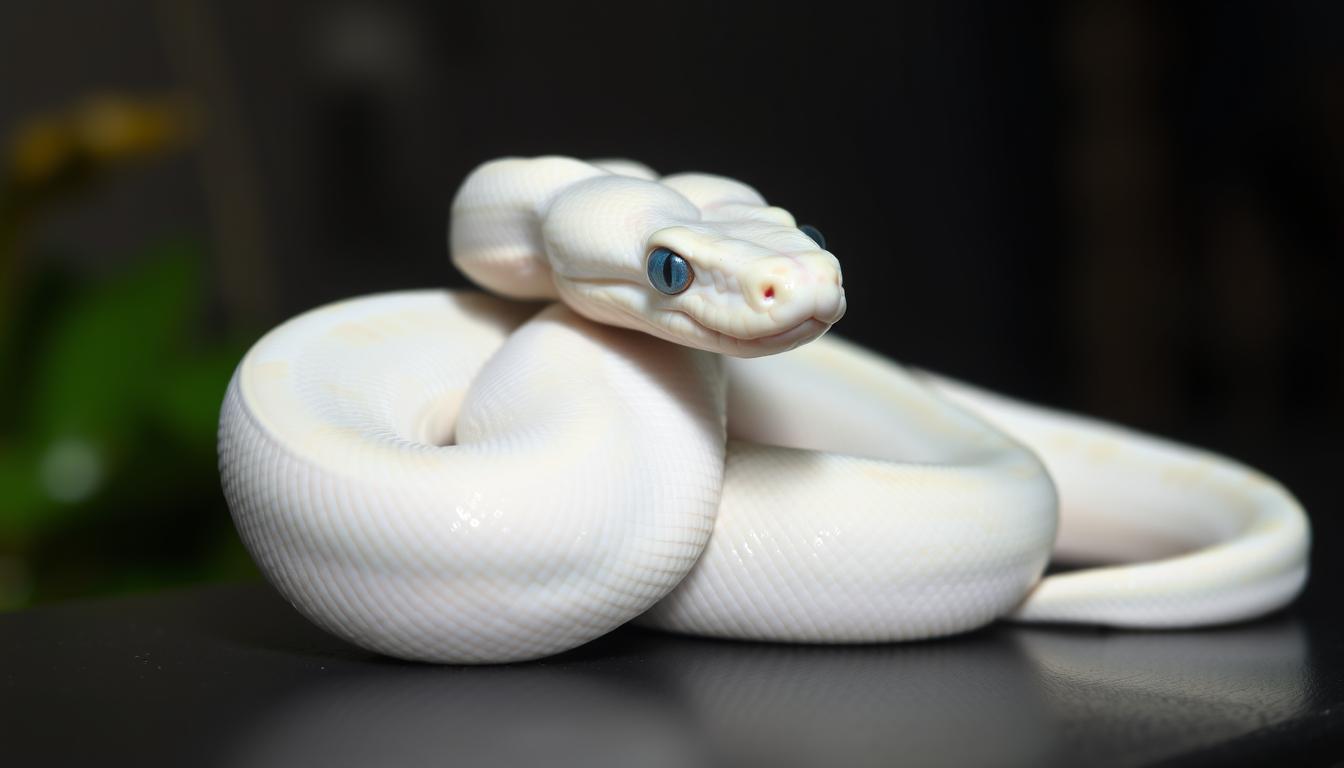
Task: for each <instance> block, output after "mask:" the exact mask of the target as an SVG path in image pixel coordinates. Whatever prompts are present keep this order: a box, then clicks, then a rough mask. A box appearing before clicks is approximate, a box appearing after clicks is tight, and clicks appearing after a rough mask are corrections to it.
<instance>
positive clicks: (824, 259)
mask: <svg viewBox="0 0 1344 768" xmlns="http://www.w3.org/2000/svg"><path fill="white" fill-rule="evenodd" d="M616 174H619V175H616ZM655 179H656V176H655V175H654V174H653V172H652V171H650V170H648V169H647V168H644V167H643V166H639V165H638V164H634V163H628V162H624V161H608V162H604V163H598V164H587V163H582V162H580V161H575V160H570V159H567V158H542V159H538V160H507V161H496V162H495V163H490V164H487V165H486V166H483V167H482V168H481V169H478V171H477V172H476V173H475V174H473V175H472V177H470V178H469V179H468V180H467V182H466V183H465V184H464V186H463V189H462V191H461V192H460V193H459V195H458V198H457V200H456V201H455V203H454V217H453V233H452V248H453V258H454V261H455V263H457V264H458V266H459V267H460V268H462V269H463V271H465V272H467V273H468V274H469V275H471V276H472V277H473V278H474V279H476V280H478V281H479V282H481V283H482V284H483V285H486V286H487V287H489V288H491V289H492V290H495V291H498V292H502V293H505V294H507V295H510V296H514V297H529V298H557V297H558V298H562V299H563V300H564V301H566V302H571V303H572V310H571V309H567V308H565V307H562V306H551V307H550V308H548V309H545V310H543V311H541V312H540V314H537V315H536V316H535V318H534V319H532V320H530V321H528V322H524V320H525V318H527V317H529V316H530V315H532V314H533V313H536V312H537V311H538V306H536V305H524V304H518V303H514V302H508V301H504V300H500V299H493V298H488V297H485V296H482V295H479V294H470V293H450V292H439V291H422V292H407V293H398V294H387V295H382V296H374V297H366V298H362V299H354V300H350V301H346V302H341V303H338V304H335V305H331V306H328V307H325V308H322V309H319V310H315V311H313V312H310V313H308V314H305V315H302V316H300V317H298V318H295V319H294V320H291V321H289V322H287V323H285V324H284V325H282V326H280V327H279V328H277V329H276V330H274V331H272V332H271V333H270V334H268V335H267V336H266V337H265V338H263V339H262V340H261V341H260V342H258V343H257V345H256V346H255V347H254V348H253V349H252V350H251V351H250V352H249V353H248V355H247V357H246V358H245V359H244V360H243V362H242V363H241V364H240V366H239V369H238V371H237V373H236V374H235V377H234V381H233V383H232V384H231V385H230V388H229V393H228V395H227V396H226V399H225V404H224V409H223V412H222V415H221V425H220V469H221V475H222V478H223V482H224V489H225V494H226V496H227V497H228V499H229V502H230V506H231V509H232V510H233V514H234V517H235V520H236V522H237V524H238V528H239V531H240V533H241V535H242V537H243V540H244V542H245V544H246V545H247V546H248V548H249V550H250V551H251V552H252V554H253V556H254V557H255V559H256V560H257V562H258V563H259V565H260V566H261V568H262V570H263V572H265V573H266V574H267V576H268V577H269V578H270V579H271V580H272V582H273V583H275V584H276V586H277V587H278V588H279V589H280V591H281V592H282V593H283V594H284V595H285V596H286V597H287V598H288V599H289V600H290V601H291V602H293V603H294V604H295V606H296V607H297V608H299V610H301V611H302V612H304V613H305V614H306V615H307V616H309V617H310V618H311V619H313V620H314V621H315V622H317V623H318V624H320V625H322V626H324V627H326V628H327V629H329V630H331V631H333V632H335V633H336V634H339V635H341V636H343V637H345V638H347V639H349V640H351V641H353V642H355V643H357V644H359V645H361V646H364V647H366V648H370V649H373V650H376V651H379V652H382V653H386V654H390V655H393V656H399V657H402V658H408V659H419V660H427V661H442V662H463V663H473V662H495V661H514V660H521V659H529V658H537V657H540V656H545V655H548V654H552V653H557V652H560V651H563V650H565V649H567V648H572V647H574V646H577V645H579V644H581V643H583V642H586V641H587V640H590V639H592V638H595V637H597V636H599V635H601V634H603V633H605V632H607V631H609V630H610V629H612V628H614V627H616V626H619V625H620V624H621V623H624V622H626V621H629V620H631V619H633V618H635V617H637V616H640V615H641V614H643V616H642V618H641V621H643V622H644V623H646V624H649V625H652V626H657V627H661V628H665V629H669V630H674V631H681V632H688V633H695V634H704V635H713V636H721V637H733V638H745V639H763V640H780V641H805V642H863V641H886V640H903V639H916V638H925V637H933V636H939V635H947V634H953V633H956V632H962V631H967V630H970V629H973V628H975V627H978V626H981V625H983V624H985V623H988V622H990V621H993V620H994V619H995V618H999V617H1005V616H1011V617H1013V618H1017V619H1021V620H1043V621H1074V622H1087V623H1098V624H1111V625H1116V626H1129V627H1176V626H1191V625H1199V624H1210V623H1219V622H1227V621H1235V620H1239V619H1245V618H1250V617H1253V616H1256V615H1259V614H1262V613H1265V612H1267V611H1271V610H1273V609H1275V608H1277V607H1280V606H1282V605H1284V604H1285V603H1287V602H1288V601H1290V600H1291V599H1292V598H1293V597H1294V596H1295V595H1296V594H1297V592H1298V591H1299V590H1300V588H1301V586H1302V584H1303V582H1304V580H1305V575H1306V556H1307V548H1308V541H1309V528H1308V525H1307V522H1306V518H1305V516H1304V515H1303V513H1302V511H1301V509H1300V507H1299V506H1298V505H1297V503H1296V502H1295V501H1294V500H1293V499H1292V497H1291V496H1290V495H1288V494H1287V493H1286V492H1285V491H1284V490H1283V489H1282V488H1281V487H1279V486H1278V485H1277V484H1275V483H1274V482H1273V481H1272V480H1269V479H1267V478H1264V477H1263V476H1260V475H1258V474H1257V473H1255V472H1254V471H1252V470H1249V469H1246V468H1244V467H1241V466H1240V465H1237V464H1235V463H1234V462H1231V461H1229V460H1227V459H1223V458H1221V457H1217V456H1214V455H1212V454H1207V453H1204V452H1200V451H1196V450H1194V449H1190V448H1185V447H1182V446H1178V445H1175V444H1172V443H1168V442H1165V441H1160V440H1157V439H1155V438H1148V437H1145V436H1141V435H1137V434H1135V433H1131V432H1126V431H1123V430H1119V429H1118V428H1115V427H1110V426H1108V425H1103V424H1099V423H1097V422H1093V421H1089V420H1085V419H1081V418H1078V417H1071V416H1067V415H1064V414H1058V413H1055V412H1051V411H1047V410H1044V409H1038V408H1033V407H1030V406H1024V405H1022V404H1018V403H1013V402H1011V401H1008V400H1006V399H1003V398H999V397H997V396H994V395H990V394H988V393H983V392H979V391H977V390H974V389H972V388H970V387H967V386H965V385H960V384H957V383H955V382H951V381H947V380H944V379H938V378H936V377H932V376H930V375H927V374H911V373H909V372H907V371H905V370H904V369H902V368H901V367H899V366H898V365H896V364H895V363H892V362H890V361H887V360H884V359H882V358H880V357H877V356H875V355H873V354H871V353H868V352H866V351H864V350H862V349H860V348H857V347H854V346H853V345H851V344H848V343H846V342H844V341H841V340H839V339H835V338H834V337H827V338H821V339H818V340H815V341H812V343H810V344H807V345H806V346H801V347H799V348H797V349H795V350H794V351H792V352H788V353H787V354H779V355H774V356H770V357H757V358H756V359H735V358H720V357H719V356H717V355H713V354H709V353H707V352H700V351H694V350H691V349H689V348H688V346H696V347H701V348H702V349H709V350H714V351H720V352H727V353H731V354H737V355H742V356H758V355H766V354H770V353H773V352H777V351H782V350H786V349H789V348H792V347H798V346H799V345H800V344H803V343H805V342H807V341H809V340H813V339H817V337H818V336H820V334H821V333H824V332H825V330H826V329H827V328H829V326H830V324H831V323H833V322H834V321H835V320H836V319H838V318H839V316H840V314H842V313H843V307H844V304H843V291H842V290H841V289H840V282H841V280H840V275H839V267H838V263H836V262H835V260H834V257H833V256H831V255H830V254H829V253H827V252H825V251H823V250H820V249H818V248H816V247H815V246H814V245H812V244H811V241H810V240H807V238H806V236H804V235H801V233H797V231H796V229H795V228H794V226H793V224H794V223H793V219H792V217H791V216H789V215H788V214H787V212H784V211H781V210H780V209H777V208H770V207H768V206H766V205H765V204H764V201H763V200H761V199H760V197H759V195H758V194H756V193H755V191H754V190H751V189H750V188H749V187H746V186H745V185H742V184H740V183H738V182H733V181H731V180H726V179H721V178H719V177H711V176H703V175H683V176H677V177H667V178H666V179H663V180H662V181H661V182H659V181H656V180H655ZM795 235H796V236H795ZM799 238H801V240H800V239H799ZM659 245H664V246H667V247H674V246H675V247H674V250H678V252H679V253H680V252H682V250H685V251H687V253H688V258H689V259H690V260H691V261H692V264H693V266H694V267H695V268H696V269H697V277H696V280H695V282H694V283H693V284H692V287H691V289H690V290H688V291H687V294H686V295H683V296H681V297H670V298H669V297H664V296H662V295H661V294H658V293H657V292H656V291H654V290H653V289H652V288H651V287H650V286H649V285H648V284H647V280H646V279H645V278H644V276H643V266H644V265H643V258H644V257H645V255H646V254H647V253H648V251H649V250H650V249H651V248H653V247H657V246H659ZM679 249H680V250H679ZM762 262H764V263H767V264H768V265H769V267H770V268H771V269H777V268H781V267H787V269H785V270H783V271H773V272H771V271H766V272H765V273H764V276H763V274H762V272H761V270H760V267H759V265H760V264H761V263H762ZM701 270H704V271H705V273H704V274H701ZM762 280H771V281H775V282H774V283H773V284H774V285H775V286H776V291H775V295H776V302H770V303H766V302H762V301H760V300H759V299H760V295H759V290H760V287H761V285H762V284H763V283H762ZM641 281H642V282H641ZM692 290H693V291H695V293H692ZM575 311H577V312H579V313H581V314H582V315H584V316H586V317H588V318H592V319H595V320H599V321H603V322H609V323H613V324H619V325H624V326H627V327H630V328H634V329H638V330H642V331H644V332H645V333H638V332H636V331H634V330H619V329H616V328H611V327H608V326H604V325H599V324H596V323H594V322H590V321H589V320H585V319H583V318H582V317H579V316H578V315H576V314H575V313H574V312H575ZM691 318H694V319H695V322H691ZM655 337H658V338H655ZM663 339H667V340H673V341H677V342H679V343H680V344H684V345H688V346H679V345H677V344H669V343H667V341H664V340H663ZM725 372H726V375H725ZM725 389H726V393H725ZM725 399H726V407H725ZM953 403H957V404H958V405H960V406H963V407H965V408H968V409H969V410H963V409H962V408H960V407H957V406H956V405H953ZM972 411H974V412H975V413H977V414H979V416H974V415H972V414H971V412H972ZM981 417H984V419H987V420H988V421H987V420H982V418H981ZM989 421H992V422H994V423H995V424H997V426H998V427H1000V428H1003V429H1004V430H1006V431H1007V433H1009V434H1012V435H1013V436H1014V438H1016V439H1014V438H1009V437H1007V436H1006V435H1005V433H1004V432H1001V431H999V429H996V428H995V427H991V426H990V424H989ZM725 423H726V424H725ZM725 426H726V431H727V433H728V436H729V437H731V439H730V440H728V441H727V443H726V445H725ZM450 437H451V438H452V442H453V444H452V445H445V444H444V443H445V442H448V438H450ZM1019 440H1020V441H1023V442H1025V443H1026V444H1029V445H1031V446H1032V447H1033V448H1034V449H1035V452H1033V451H1032V450H1028V449H1027V448H1025V447H1024V446H1023V444H1022V443H1021V442H1018V441H1019ZM1038 454H1039V458H1038ZM1042 460H1043V461H1044V466H1043V465H1042ZM1045 467H1048V468H1049V473H1047V471H1046V469H1045ZM1051 475H1053V477H1054V480H1053V482H1052V480H1051ZM1056 485H1058V487H1059V491H1058V495H1059V499H1061V500H1062V501H1063V520H1062V524H1061V525H1060V531H1059V532H1060V537H1059V553H1060V554H1062V555H1078V556H1083V557H1087V558H1090V559H1095V560H1103V561H1124V560H1149V559H1154V558H1156V559H1157V560H1156V561H1155V562H1148V563H1142V564H1135V565H1126V566H1118V567H1109V568H1103V569H1097V570H1092V571H1083V572H1075V573H1068V574H1062V575H1057V576H1052V577H1049V578H1046V579H1043V580H1042V579H1040V574H1041V572H1042V570H1043V568H1044V566H1045V563H1046V561H1047V559H1048V558H1049V556H1050V553H1051V547H1052V544H1053V543H1054V541H1055V533H1056V524H1057V508H1058V504H1057V498H1056ZM716 512H717V520H715V515H716ZM711 528H712V531H713V535H712V536H711V535H710V531H711ZM1191 550H1194V551H1193V552H1190V551H1191ZM697 558H698V559H697ZM650 609H651V610H650ZM646 611H647V612H646Z"/></svg>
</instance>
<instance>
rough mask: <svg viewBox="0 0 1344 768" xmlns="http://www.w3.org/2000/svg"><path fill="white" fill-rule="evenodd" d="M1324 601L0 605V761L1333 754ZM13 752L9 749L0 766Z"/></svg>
mask: <svg viewBox="0 0 1344 768" xmlns="http://www.w3.org/2000/svg"><path fill="white" fill-rule="evenodd" d="M1332 609H1333V605H1330V604H1326V603H1317V604H1313V603H1311V602H1310V601H1306V602H1305V603H1301V604H1299V605H1298V606H1296V607H1294V608H1293V609H1291V610H1290V611H1288V612H1286V613H1281V614H1278V615H1276V616H1273V617H1271V618H1269V619H1267V620H1264V621H1260V622H1256V623H1252V624H1246V625H1241V626H1236V627H1228V628H1221V629H1217V630H1207V631H1199V632H1168V633H1133V632H1112V631H1105V630H1065V629H1040V628H1027V627H1020V626H1011V625H1003V624H999V625H995V626H992V627H990V628H988V629H986V630H983V631H980V632H976V633H972V634H970V635H966V636H963V637H957V638H950V639H947V640H940V641H935V642H925V643H915V644H904V645H883V646H859V647H838V648H836V647H808V646H785V645H762V644H753V643H733V642H721V641H708V640H699V639H694V638H684V637H677V636H671V635H663V634H657V633H653V632H647V631H643V630H640V629H637V628H633V627H629V628H624V629H621V630H618V631H617V632H615V633H613V634H611V635H609V636H607V637H606V638H603V639H601V640H598V641H597V642H595V643H592V644H590V645H588V646H585V647H584V648H581V649H579V650H577V651H575V652H571V653H569V654H565V655H563V656H559V657H555V658H551V659H547V660H543V661H540V662H534V663H530V664H520V665H513V666H497V667H433V666H426V665H419V664H408V663H402V662H397V661H392V660H388V659H384V658H380V657H377V656H373V655H371V654H368V653H365V652H363V651H360V650H358V649H356V648H353V647H351V646H349V645H347V644H345V643H343V642H342V641H340V640H337V639H335V638H333V637H330V636H328V635H326V634H325V633H323V632H322V631H320V630H318V629H316V628H314V627H313V626H311V625H309V624H308V623H307V622H306V621H305V620H304V619H303V618H301V617H300V616H299V615H298V614H297V613H295V612H294V611H293V610H292V609H291V608H290V607H289V606H288V605H286V604H285V603H284V601H283V600H282V599H281V598H280V597H278V596H277V595H276V594H275V593H274V592H272V591H271V590H270V589H269V588H267V587H265V586H263V585H260V584H254V585H229V586H215V587H202V588H194V589H188V590H183V591H175V592H166V593H161V594H157V595H148V596H142V597H133V598H120V599H113V600H102V601H87V602H74V603H66V604H61V605H52V606H47V607H43V608H39V609H35V610H30V611H26V612H22V613H15V614H10V615H4V616H0V651H2V652H3V659H4V660H3V671H2V672H0V702H2V703H0V708H3V710H5V714H4V716H3V718H0V733H3V738H0V754H3V755H4V756H5V758H6V759H5V760H4V763H5V764H7V765H14V766H18V765H39V764H40V765H68V764H76V763H79V764H98V765H104V764H109V763H110V764H114V765H115V764H122V763H126V764H133V765H140V766H157V765H222V766H242V765H263V766H266V765H275V766H297V765H314V766H342V765H370V766H383V765H400V764H435V765H440V764H442V765H455V766H462V765H476V764H488V765H529V764H540V765H576V766H578V765H582V766H590V765H641V766H642V765H650V766H661V765H668V766H672V765H770V766H776V765H778V766H787V765H825V766H841V765H894V764H901V765H923V764H933V765H959V766H975V765H1024V766H1046V765H1089V766H1104V765H1149V764H1178V765H1185V764H1191V765H1204V764H1208V765H1223V764H1228V763H1234V764H1261V765H1266V764H1280V765H1281V764H1285V763H1291V764H1298V763H1316V764H1326V765H1329V764H1333V763H1336V762H1338V761H1339V760H1340V759H1341V758H1344V633H1340V632H1339V631H1338V630H1336V629H1335V626H1334V624H1333V623H1332V622H1331V621H1329V619H1330V618H1331V616H1330V614H1331V612H1332ZM16 757H17V758H18V759H17V760H14V759H13V758H16Z"/></svg>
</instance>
